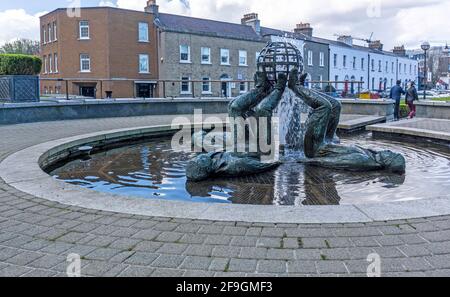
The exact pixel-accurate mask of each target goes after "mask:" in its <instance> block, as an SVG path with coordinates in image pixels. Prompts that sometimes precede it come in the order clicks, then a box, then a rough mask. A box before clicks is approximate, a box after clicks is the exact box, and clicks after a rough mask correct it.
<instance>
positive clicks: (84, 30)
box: [79, 21, 90, 39]
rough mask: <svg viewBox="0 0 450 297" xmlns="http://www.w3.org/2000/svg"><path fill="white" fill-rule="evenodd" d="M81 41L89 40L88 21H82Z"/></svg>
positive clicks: (80, 24)
mask: <svg viewBox="0 0 450 297" xmlns="http://www.w3.org/2000/svg"><path fill="white" fill-rule="evenodd" d="M79 26H80V39H89V38H90V36H89V34H90V32H89V22H88V21H80V23H79Z"/></svg>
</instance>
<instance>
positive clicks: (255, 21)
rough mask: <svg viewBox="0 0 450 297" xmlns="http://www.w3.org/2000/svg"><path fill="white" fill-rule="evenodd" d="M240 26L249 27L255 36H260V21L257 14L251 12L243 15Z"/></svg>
mask: <svg viewBox="0 0 450 297" xmlns="http://www.w3.org/2000/svg"><path fill="white" fill-rule="evenodd" d="M241 24H242V25H247V26H250V27H252V28H253V30H255V32H256V34H258V35H260V34H261V21H260V20H259V18H258V14H257V13H254V12H253V13H248V14H245V15H244V17H243V18H242V19H241Z"/></svg>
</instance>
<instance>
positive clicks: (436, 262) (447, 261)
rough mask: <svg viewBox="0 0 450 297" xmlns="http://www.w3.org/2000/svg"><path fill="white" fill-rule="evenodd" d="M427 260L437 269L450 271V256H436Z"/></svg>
mask: <svg viewBox="0 0 450 297" xmlns="http://www.w3.org/2000/svg"><path fill="white" fill-rule="evenodd" d="M425 259H426V261H428V263H430V264H431V265H432V266H433V267H434V268H436V269H450V255H435V256H433V257H426V258H425Z"/></svg>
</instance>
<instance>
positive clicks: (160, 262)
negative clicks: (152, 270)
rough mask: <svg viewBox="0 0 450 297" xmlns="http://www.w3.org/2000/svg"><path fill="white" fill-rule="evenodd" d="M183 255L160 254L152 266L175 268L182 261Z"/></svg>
mask: <svg viewBox="0 0 450 297" xmlns="http://www.w3.org/2000/svg"><path fill="white" fill-rule="evenodd" d="M184 259H185V256H178V255H161V256H159V257H158V258H157V259H156V260H155V261H154V262H153V263H152V267H162V268H177V267H179V266H180V265H181V263H183V261H184Z"/></svg>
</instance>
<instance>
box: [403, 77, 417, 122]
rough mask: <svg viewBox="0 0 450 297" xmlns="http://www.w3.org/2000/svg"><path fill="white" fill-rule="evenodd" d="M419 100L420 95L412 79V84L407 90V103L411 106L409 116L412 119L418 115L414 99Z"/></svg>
mask: <svg viewBox="0 0 450 297" xmlns="http://www.w3.org/2000/svg"><path fill="white" fill-rule="evenodd" d="M418 100H419V95H418V94H417V89H416V87H415V83H414V82H413V81H412V82H411V86H410V87H409V88H408V90H407V91H406V100H405V101H406V104H407V105H408V108H409V115H408V117H409V118H410V119H413V118H414V117H415V116H416V105H415V104H414V101H418Z"/></svg>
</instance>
